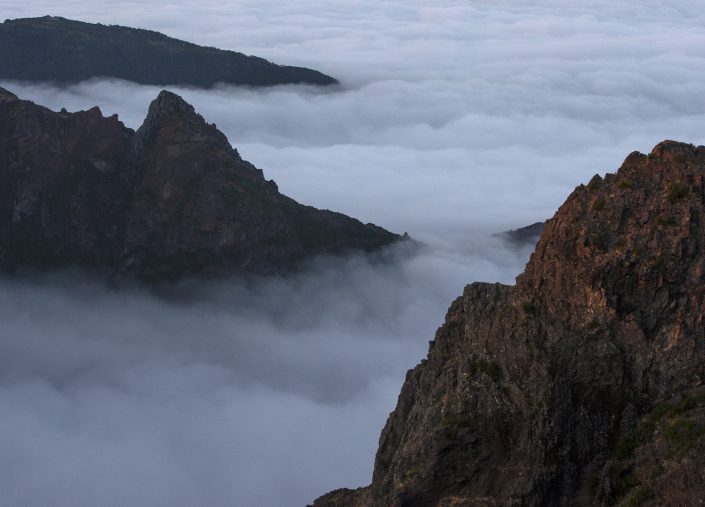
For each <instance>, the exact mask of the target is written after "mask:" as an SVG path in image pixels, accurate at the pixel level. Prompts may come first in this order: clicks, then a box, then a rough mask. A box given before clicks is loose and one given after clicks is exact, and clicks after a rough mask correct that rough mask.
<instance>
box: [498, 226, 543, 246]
mask: <svg viewBox="0 0 705 507" xmlns="http://www.w3.org/2000/svg"><path fill="white" fill-rule="evenodd" d="M544 225H545V222H535V223H533V224H531V225H527V226H526V227H520V228H519V229H512V230H510V231H504V232H498V233H497V234H493V236H494V237H496V238H501V239H503V240H505V241H506V242H508V243H509V244H511V245H513V246H523V245H531V246H534V245H536V242H537V241H538V240H539V238H540V237H541V231H543V226H544Z"/></svg>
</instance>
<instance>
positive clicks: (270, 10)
mask: <svg viewBox="0 0 705 507" xmlns="http://www.w3.org/2000/svg"><path fill="white" fill-rule="evenodd" d="M698 7H699V2H698V1H695V0H692V1H688V0H678V1H676V0H672V1H667V0H665V1H664V0H661V1H658V2H656V1H651V0H641V1H637V0H625V1H623V2H614V1H611V2H607V1H606V0H604V1H603V0H598V1H593V2H565V1H557V0H532V1H530V2H526V1H519V0H500V1H490V0H483V1H477V2H459V1H448V2H431V1H411V2H409V1H407V2H403V3H402V2H393V1H386V2H379V1H376V2H372V1H371V0H338V1H335V2H329V3H325V4H322V3H321V2H313V1H296V2H283V1H281V0H265V1H258V2H254V1H250V0H246V1H239V2H234V3H233V2H221V1H208V2H202V1H199V2H196V1H195V0H176V1H170V2H163V3H162V4H161V5H160V3H159V2H154V1H150V2H146V1H142V2H135V1H131V2H128V1H111V2H108V1H107V0H96V1H93V2H90V3H88V2H84V1H74V0H54V1H51V2H50V1H48V0H36V1H33V2H31V3H29V2H26V1H20V0H6V1H5V2H4V3H3V15H4V16H6V17H9V18H14V17H27V16H37V15H44V14H53V15H62V16H65V17H69V18H74V19H82V20H86V21H97V22H103V23H111V24H124V25H130V26H140V27H144V28H150V29H155V30H159V31H162V32H164V33H167V34H168V35H172V36H175V37H179V38H183V39H186V40H190V41H194V42H197V43H201V44H206V45H214V46H218V47H223V48H229V49H235V50H239V51H242V52H245V53H251V54H257V55H259V56H263V57H266V58H269V59H271V60H273V61H276V62H278V63H287V64H295V65H305V66H310V67H314V68H317V69H319V70H321V71H323V72H327V73H329V74H331V75H333V76H335V77H337V78H339V79H340V80H341V86H340V87H339V88H338V89H335V90H316V89H311V88H307V87H279V88H272V89H268V90H257V91H255V90H239V89H233V88H229V87H220V88H217V89H214V90H209V91H202V90H193V89H182V88H179V87H170V88H171V89H172V90H173V91H175V92H177V93H179V94H181V95H183V96H184V98H185V99H186V100H188V101H189V102H191V103H192V104H194V106H195V107H196V109H197V110H198V111H199V112H200V113H201V114H203V115H204V117H205V118H206V119H207V120H208V121H210V122H215V123H216V124H217V125H218V127H219V128H220V129H222V130H223V131H224V132H225V133H226V134H227V135H228V137H229V138H230V140H231V142H232V143H233V145H235V146H236V147H237V148H238V150H239V151H240V153H241V154H242V155H243V157H244V158H246V159H248V160H250V161H251V162H253V163H254V164H255V165H257V166H258V167H261V168H262V169H264V171H265V175H266V176H267V177H268V178H274V179H275V180H276V181H277V183H278V184H279V187H280V190H281V191H282V192H283V193H285V194H288V195H290V196H292V197H294V198H296V199H298V200H299V201H301V202H304V203H306V204H313V205H316V206H319V207H324V208H330V209H334V210H337V211H342V212H345V213H348V214H351V215H353V216H356V217H358V218H360V219H362V220H364V221H371V222H375V223H377V224H379V225H382V226H384V227H387V228H389V229H391V230H394V231H396V232H404V231H407V232H409V233H410V234H411V235H412V236H413V237H415V238H417V239H421V240H423V241H424V242H425V243H426V244H427V248H426V249H424V250H422V251H421V253H419V254H418V255H416V256H414V257H409V256H408V255H398V254H397V253H395V252H390V253H389V254H388V255H389V256H390V257H391V258H393V259H396V262H393V263H388V264H379V263H370V262H369V261H367V260H365V259H362V258H349V259H344V260H340V259H338V260H319V261H316V262H312V263H311V264H310V265H309V266H308V267H307V268H306V269H305V270H304V271H303V272H302V273H301V274H300V275H297V276H296V277H293V278H289V279H279V278H273V279H263V280H259V281H249V282H247V283H245V282H242V281H238V280H222V281H219V282H213V283H208V284H203V283H197V282H191V283H190V284H189V285H188V287H184V288H182V290H181V291H180V293H181V296H180V297H175V298H163V297H157V296H154V295H152V294H150V293H148V292H146V291H144V290H140V289H139V288H123V289H120V290H113V289H107V288H105V287H103V286H102V285H100V284H98V283H96V282H94V281H88V280H85V279H83V278H81V277H80V276H75V275H73V276H72V275H68V274H61V275H56V276H52V277H46V278H42V279H33V280H25V281H16V280H14V281H13V280H8V279H2V280H0V323H1V324H0V411H1V412H2V414H3V417H2V418H0V491H2V494H1V495H2V502H0V503H3V504H4V505H5V504H6V505H23V506H24V505H27V506H45V505H52V506H72V507H73V506H93V505H101V506H124V505H144V506H177V505H178V506H193V505H212V506H221V505H238V506H253V507H260V506H264V507H268V506H274V507H276V506H289V505H292V506H296V505H303V504H305V503H307V502H309V501H311V500H313V499H314V498H315V497H316V496H318V495H320V494H322V493H324V492H325V491H327V490H330V489H333V488H337V487H342V486H349V487H353V486H359V485H363V484H366V483H368V482H369V480H370V476H371V471H372V462H373V458H374V452H375V450H376V447H377V439H378V436H379V432H380V430H381V428H382V425H383V424H384V420H385V418H386V416H387V414H388V413H389V412H390V411H391V410H392V409H393V408H394V403H395V400H396V396H397V394H398V391H399V388H400V386H401V383H402V381H403V377H404V373H405V371H406V370H407V369H408V368H410V367H412V366H414V365H415V364H416V363H417V362H418V361H419V360H420V359H421V358H422V357H423V356H424V355H425V352H426V349H427V344H428V341H429V340H431V339H432V338H433V333H434V331H435V329H436V328H437V326H438V325H440V324H441V322H442V320H443V316H444V313H445V310H446V309H447V307H448V305H449V304H450V302H451V301H452V299H453V298H454V297H456V296H457V295H459V294H460V292H461V291H462V287H463V286H464V285H465V284H466V283H468V282H470V281H475V280H485V281H501V282H505V283H512V282H513V279H514V277H515V276H516V275H517V274H518V273H519V272H520V271H521V270H522V268H523V265H524V263H525V262H526V260H527V259H528V254H529V249H528V248H525V249H519V250H515V249H511V248H508V247H507V246H506V245H504V244H502V243H501V242H500V241H499V240H497V239H492V238H490V235H491V234H492V233H493V232H496V231H501V230H505V229H508V228H516V227H520V226H523V225H528V224H530V223H532V222H535V221H537V220H541V219H544V218H547V217H550V216H551V215H552V214H553V212H554V210H555V209H556V207H557V206H558V205H560V203H561V202H563V200H564V199H565V197H566V196H567V195H568V193H569V192H570V191H571V190H572V188H573V187H575V186H576V185H577V184H579V183H581V182H586V181H587V180H589V178H590V177H591V176H592V175H593V174H595V173H604V172H606V171H613V170H615V169H616V168H617V167H618V166H619V164H620V163H621V161H622V160H623V159H624V158H625V157H626V155H627V154H628V153H629V152H631V151H633V150H640V151H648V150H650V149H651V147H652V146H653V145H654V144H656V143H657V142H659V141H661V140H663V139H666V138H671V139H678V140H684V141H687V142H693V143H696V144H703V143H704V142H705V133H704V130H703V126H704V125H705V121H704V120H705V91H703V90H704V88H703V86H702V83H703V82H705V31H704V30H703V25H704V24H705V18H704V17H703V13H702V12H701V9H699V8H698ZM0 86H4V87H6V88H8V89H10V90H12V91H14V92H15V93H17V94H18V95H20V96H21V97H23V98H28V99H31V100H34V101H36V102H39V103H42V104H45V105H47V106H49V107H51V108H53V109H59V108H61V107H66V108H67V109H69V110H77V109H85V108H88V107H91V106H93V105H99V106H100V107H101V108H102V110H103V112H104V114H112V113H115V112H117V113H118V114H119V115H120V118H121V119H122V120H123V121H124V122H125V123H126V124H127V125H128V126H130V127H132V128H137V127H138V126H139V125H140V123H141V121H142V119H143V117H144V115H145V114H146V109H147V106H148V104H149V102H150V100H152V99H153V98H154V97H155V96H156V94H157V93H158V91H159V89H158V88H155V87H147V86H138V85H135V84H131V83H126V82H120V81H114V80H95V81H91V82H86V83H81V84H79V85H76V86H71V87H68V88H63V89H62V88H56V87H51V86H44V85H42V86H39V85H29V84H23V83H12V82H6V81H0ZM186 295H188V297H186Z"/></svg>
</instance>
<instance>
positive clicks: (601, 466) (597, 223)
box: [314, 141, 705, 507]
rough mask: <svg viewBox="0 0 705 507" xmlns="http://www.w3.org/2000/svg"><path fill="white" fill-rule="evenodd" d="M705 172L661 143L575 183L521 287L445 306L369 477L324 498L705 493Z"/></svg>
mask: <svg viewBox="0 0 705 507" xmlns="http://www.w3.org/2000/svg"><path fill="white" fill-rule="evenodd" d="M704 176H705V147H702V146H701V147H694V146H692V145H687V144H681V143H676V142H670V141H666V142H663V143H661V144H659V145H658V146H656V147H655V148H654V150H653V151H652V152H651V153H650V154H649V155H648V156H647V155H643V154H640V153H632V154H631V155H629V157H628V158H627V159H626V161H625V162H624V164H623V165H622V167H621V168H620V169H619V171H618V172H617V173H616V174H608V175H607V176H605V178H604V179H603V178H600V177H599V176H595V177H594V178H593V179H592V180H591V181H590V183H589V184H588V185H587V186H583V185H581V186H580V187H578V188H577V189H576V190H575V191H574V192H573V193H572V194H571V195H570V197H569V198H568V200H567V201H566V202H565V204H563V206H561V208H560V209H559V210H558V212H557V213H556V214H555V216H554V217H553V218H552V219H551V220H549V221H548V222H547V223H546V226H545V228H544V230H543V233H542V235H541V239H540V241H539V243H538V245H537V247H536V251H535V252H534V254H533V255H532V256H531V259H530V261H529V263H528V264H527V266H526V270H525V271H524V273H523V274H522V275H520V276H519V277H518V278H517V283H516V285H515V286H514V287H509V286H503V285H498V284H495V285H491V284H484V283H475V284H471V285H469V286H467V287H466V289H465V291H464V293H463V295H462V296H461V297H460V298H458V299H457V300H456V301H455V302H454V303H453V304H452V305H451V307H450V309H449V311H448V314H447V316H446V321H445V324H444V325H443V326H442V327H441V328H440V329H439V330H438V332H437V334H436V336H435V339H434V340H433V342H431V345H430V349H429V353H428V357H427V359H425V360H423V361H422V362H421V363H420V364H419V365H418V366H417V367H416V368H414V369H413V370H411V371H410V372H409V373H408V374H407V377H406V381H405V383H404V386H403V388H402V391H401V394H400V396H399V401H398V404H397V407H396V409H395V410H394V412H393V413H392V414H391V415H390V417H389V419H388V421H387V424H386V426H385V428H384V430H383V431H382V435H381V437H380V442H379V450H378V452H377V457H376V460H375V467H374V474H373V480H372V484H371V485H370V486H368V487H366V488H361V489H358V490H354V491H353V490H338V491H335V492H333V493H329V494H328V495H325V496H323V497H321V498H319V499H318V500H317V501H316V502H315V503H314V505H315V506H317V507H323V506H381V505H384V506H532V507H533V506H536V507H538V506H606V505H625V506H636V505H644V506H664V505H671V506H696V505H703V503H702V502H703V498H705V494H704V492H705V490H704V487H703V484H705V458H704V456H705V325H704V323H703V316H704V310H705V283H704V282H705V204H704V203H705V186H704V185H703V177H704Z"/></svg>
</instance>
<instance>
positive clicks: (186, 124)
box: [135, 90, 240, 158]
mask: <svg viewBox="0 0 705 507" xmlns="http://www.w3.org/2000/svg"><path fill="white" fill-rule="evenodd" d="M165 127H170V128H171V130H172V131H171V133H170V139H171V140H172V141H174V142H183V141H197V142H208V143H210V144H212V145H214V146H217V147H220V148H223V149H226V150H228V151H230V152H232V153H233V154H234V155H235V156H236V157H237V158H240V155H239V154H238V152H237V150H236V149H234V148H233V147H232V146H231V145H230V142H229V141H228V139H227V137H226V136H225V134H223V133H222V132H220V131H219V130H218V129H217V128H216V126H215V125H212V124H210V123H208V122H206V120H205V119H204V118H203V116H201V115H200V114H198V113H197V112H196V110H195V109H194V107H193V106H192V105H191V104H189V103H188V102H186V101H185V100H184V99H183V98H182V97H181V96H179V95H177V94H175V93H173V92H170V91H168V90H162V91H161V92H159V95H157V98H155V99H154V100H153V101H152V102H151V104H150V105H149V111H148V113H147V117H146V118H145V120H144V122H143V123H142V126H141V127H140V128H139V130H138V131H137V139H136V143H135V144H136V146H137V147H138V149H142V148H143V147H144V145H145V144H149V143H151V142H152V141H153V139H154V137H155V136H156V135H157V134H158V133H159V131H160V130H161V129H163V128H165Z"/></svg>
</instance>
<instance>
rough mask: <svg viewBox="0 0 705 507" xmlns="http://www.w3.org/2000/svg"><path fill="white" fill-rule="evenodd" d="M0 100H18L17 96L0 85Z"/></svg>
mask: <svg viewBox="0 0 705 507" xmlns="http://www.w3.org/2000/svg"><path fill="white" fill-rule="evenodd" d="M0 100H4V101H9V100H19V99H18V98H17V95H15V94H14V93H12V92H10V91H8V90H6V89H5V88H2V87H0Z"/></svg>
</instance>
